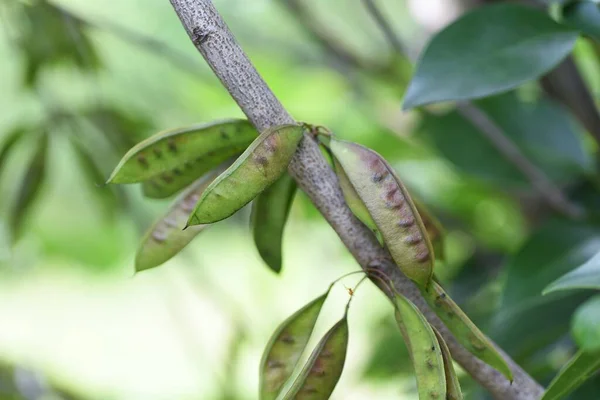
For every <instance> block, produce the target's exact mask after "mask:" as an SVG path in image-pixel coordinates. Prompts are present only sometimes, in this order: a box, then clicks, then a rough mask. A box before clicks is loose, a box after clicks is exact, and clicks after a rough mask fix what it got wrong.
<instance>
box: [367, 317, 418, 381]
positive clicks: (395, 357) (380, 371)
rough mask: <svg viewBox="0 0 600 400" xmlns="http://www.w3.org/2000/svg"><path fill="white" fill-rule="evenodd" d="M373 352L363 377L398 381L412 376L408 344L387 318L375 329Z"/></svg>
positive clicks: (396, 326) (393, 323)
mask: <svg viewBox="0 0 600 400" xmlns="http://www.w3.org/2000/svg"><path fill="white" fill-rule="evenodd" d="M373 334H375V335H376V336H374V337H373V339H374V340H372V341H371V343H372V345H373V350H372V352H371V354H370V356H369V358H368V361H367V362H366V363H365V365H366V366H365V370H364V372H363V376H364V377H365V378H369V379H374V380H377V381H386V380H389V379H394V380H395V379H398V378H401V377H404V376H407V375H410V374H412V373H413V372H414V371H413V368H412V365H411V362H410V355H409V354H408V348H407V347H406V343H404V340H403V339H402V336H401V335H398V325H397V324H396V322H395V321H393V320H392V319H391V318H389V317H388V316H386V318H384V319H382V320H381V321H380V322H379V323H377V326H376V327H375V328H373Z"/></svg>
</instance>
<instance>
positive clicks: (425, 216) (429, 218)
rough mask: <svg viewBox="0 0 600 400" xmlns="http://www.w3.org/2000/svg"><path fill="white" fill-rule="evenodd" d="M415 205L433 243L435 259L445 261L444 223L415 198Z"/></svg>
mask: <svg viewBox="0 0 600 400" xmlns="http://www.w3.org/2000/svg"><path fill="white" fill-rule="evenodd" d="M413 203H414V204H415V207H416V209H417V212H418V213H419V216H420V217H421V220H422V221H423V226H424V227H425V231H426V232H427V237H429V241H430V242H431V247H433V251H434V253H435V257H436V258H437V259H440V260H444V259H445V252H444V235H445V232H444V227H443V226H442V223H441V222H440V221H439V220H438V219H437V218H436V217H435V215H433V213H432V212H431V211H430V210H429V209H428V208H427V207H426V206H425V204H423V203H422V202H421V201H418V200H417V199H415V198H413Z"/></svg>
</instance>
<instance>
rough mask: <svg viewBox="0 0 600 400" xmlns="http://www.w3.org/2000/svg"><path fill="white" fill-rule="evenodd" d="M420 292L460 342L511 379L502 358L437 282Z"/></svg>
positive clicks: (508, 369)
mask: <svg viewBox="0 0 600 400" xmlns="http://www.w3.org/2000/svg"><path fill="white" fill-rule="evenodd" d="M421 293H422V294H423V297H424V298H425V300H426V301H427V303H428V304H429V305H430V306H431V308H432V309H433V311H435V313H436V314H437V315H438V317H440V319H441V320H442V321H443V322H444V324H446V326H447V327H448V329H449V330H450V332H452V333H453V334H454V336H455V337H456V340H458V342H459V343H460V344H462V345H463V346H464V347H465V348H466V349H467V350H469V352H471V353H472V354H473V355H474V356H476V357H477V358H479V359H480V360H481V361H483V362H485V363H487V364H489V365H490V366H492V367H494V368H495V369H497V370H498V371H499V372H501V373H502V374H503V375H504V376H506V378H507V379H509V380H510V381H512V379H513V378H512V372H511V370H510V368H509V366H508V365H507V364H506V361H504V358H502V356H501V355H500V353H498V351H497V350H496V348H495V347H494V345H492V343H491V342H490V341H489V340H488V338H487V337H486V336H485V335H484V334H483V333H482V332H481V331H480V330H479V329H478V328H477V327H476V326H475V324H474V323H473V322H472V321H471V320H470V319H469V317H467V315H466V314H465V313H464V312H463V311H462V310H461V309H460V307H459V306H458V305H457V304H456V303H455V302H454V301H453V300H452V299H451V298H450V296H448V295H447V294H446V292H444V289H442V287H441V286H440V285H439V284H438V283H437V282H435V281H433V282H432V284H431V285H430V286H429V288H427V289H422V288H421Z"/></svg>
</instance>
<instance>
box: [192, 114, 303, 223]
mask: <svg viewBox="0 0 600 400" xmlns="http://www.w3.org/2000/svg"><path fill="white" fill-rule="evenodd" d="M303 133H304V128H303V127H302V126H301V125H282V126H277V127H274V128H272V129H268V130H266V131H265V132H263V133H261V135H260V136H259V137H258V138H257V139H256V140H255V141H254V142H252V144H251V145H250V147H248V148H247V149H246V151H244V153H243V154H242V155H241V156H240V157H239V158H238V159H237V160H236V161H235V162H234V163H233V164H232V165H231V167H229V168H228V169H227V170H226V171H225V172H223V173H222V174H221V175H220V176H219V177H218V178H217V179H215V181H214V182H213V183H212V184H211V185H210V186H209V187H208V188H207V189H206V191H205V192H204V194H203V195H202V197H201V198H200V201H198V204H197V205H196V209H195V210H194V213H193V214H192V215H191V216H190V219H189V221H188V224H189V225H197V224H208V223H213V222H217V221H221V220H223V219H225V218H227V217H229V216H231V215H233V214H234V213H235V212H236V211H238V210H239V209H240V208H242V207H244V206H245V205H246V204H248V203H249V202H250V201H252V199H254V198H255V197H256V196H258V195H259V194H260V193H261V192H262V191H263V190H265V189H266V188H268V187H269V186H270V185H271V184H273V183H274V182H275V181H276V180H277V179H279V178H280V177H281V176H282V175H283V174H284V173H285V172H286V170H287V167H288V164H289V163H290V161H291V160H292V157H293V156H294V153H295V152H296V147H297V146H298V143H299V142H300V139H302V135H303Z"/></svg>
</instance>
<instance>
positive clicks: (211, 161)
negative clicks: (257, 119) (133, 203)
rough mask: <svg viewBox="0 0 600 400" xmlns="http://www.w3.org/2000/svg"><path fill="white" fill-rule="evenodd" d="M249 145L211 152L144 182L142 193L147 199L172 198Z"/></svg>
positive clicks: (244, 144)
mask: <svg viewBox="0 0 600 400" xmlns="http://www.w3.org/2000/svg"><path fill="white" fill-rule="evenodd" d="M249 144H250V141H248V142H247V143H243V144H239V145H236V146H231V147H228V148H224V149H221V150H219V151H216V152H209V153H208V154H205V155H202V156H199V157H197V158H196V160H195V161H188V162H185V163H183V164H182V165H181V166H180V167H176V168H173V169H172V170H170V171H166V172H163V173H161V174H159V175H157V176H155V177H154V178H150V179H148V180H147V181H144V182H143V183H142V193H143V194H144V196H145V197H148V198H151V199H164V198H166V197H170V196H172V195H173V194H175V193H177V192H179V191H180V190H181V189H183V188H185V187H186V186H188V185H189V184H190V183H192V182H194V181H195V180H196V179H198V177H200V176H202V175H204V174H205V173H206V172H208V171H210V170H212V169H213V168H215V167H217V166H218V165H220V164H222V163H223V160H226V161H225V162H227V160H229V159H230V158H232V157H234V156H237V155H239V154H241V153H242V152H243V151H244V149H246V147H248V145H249ZM230 163H231V162H230Z"/></svg>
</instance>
